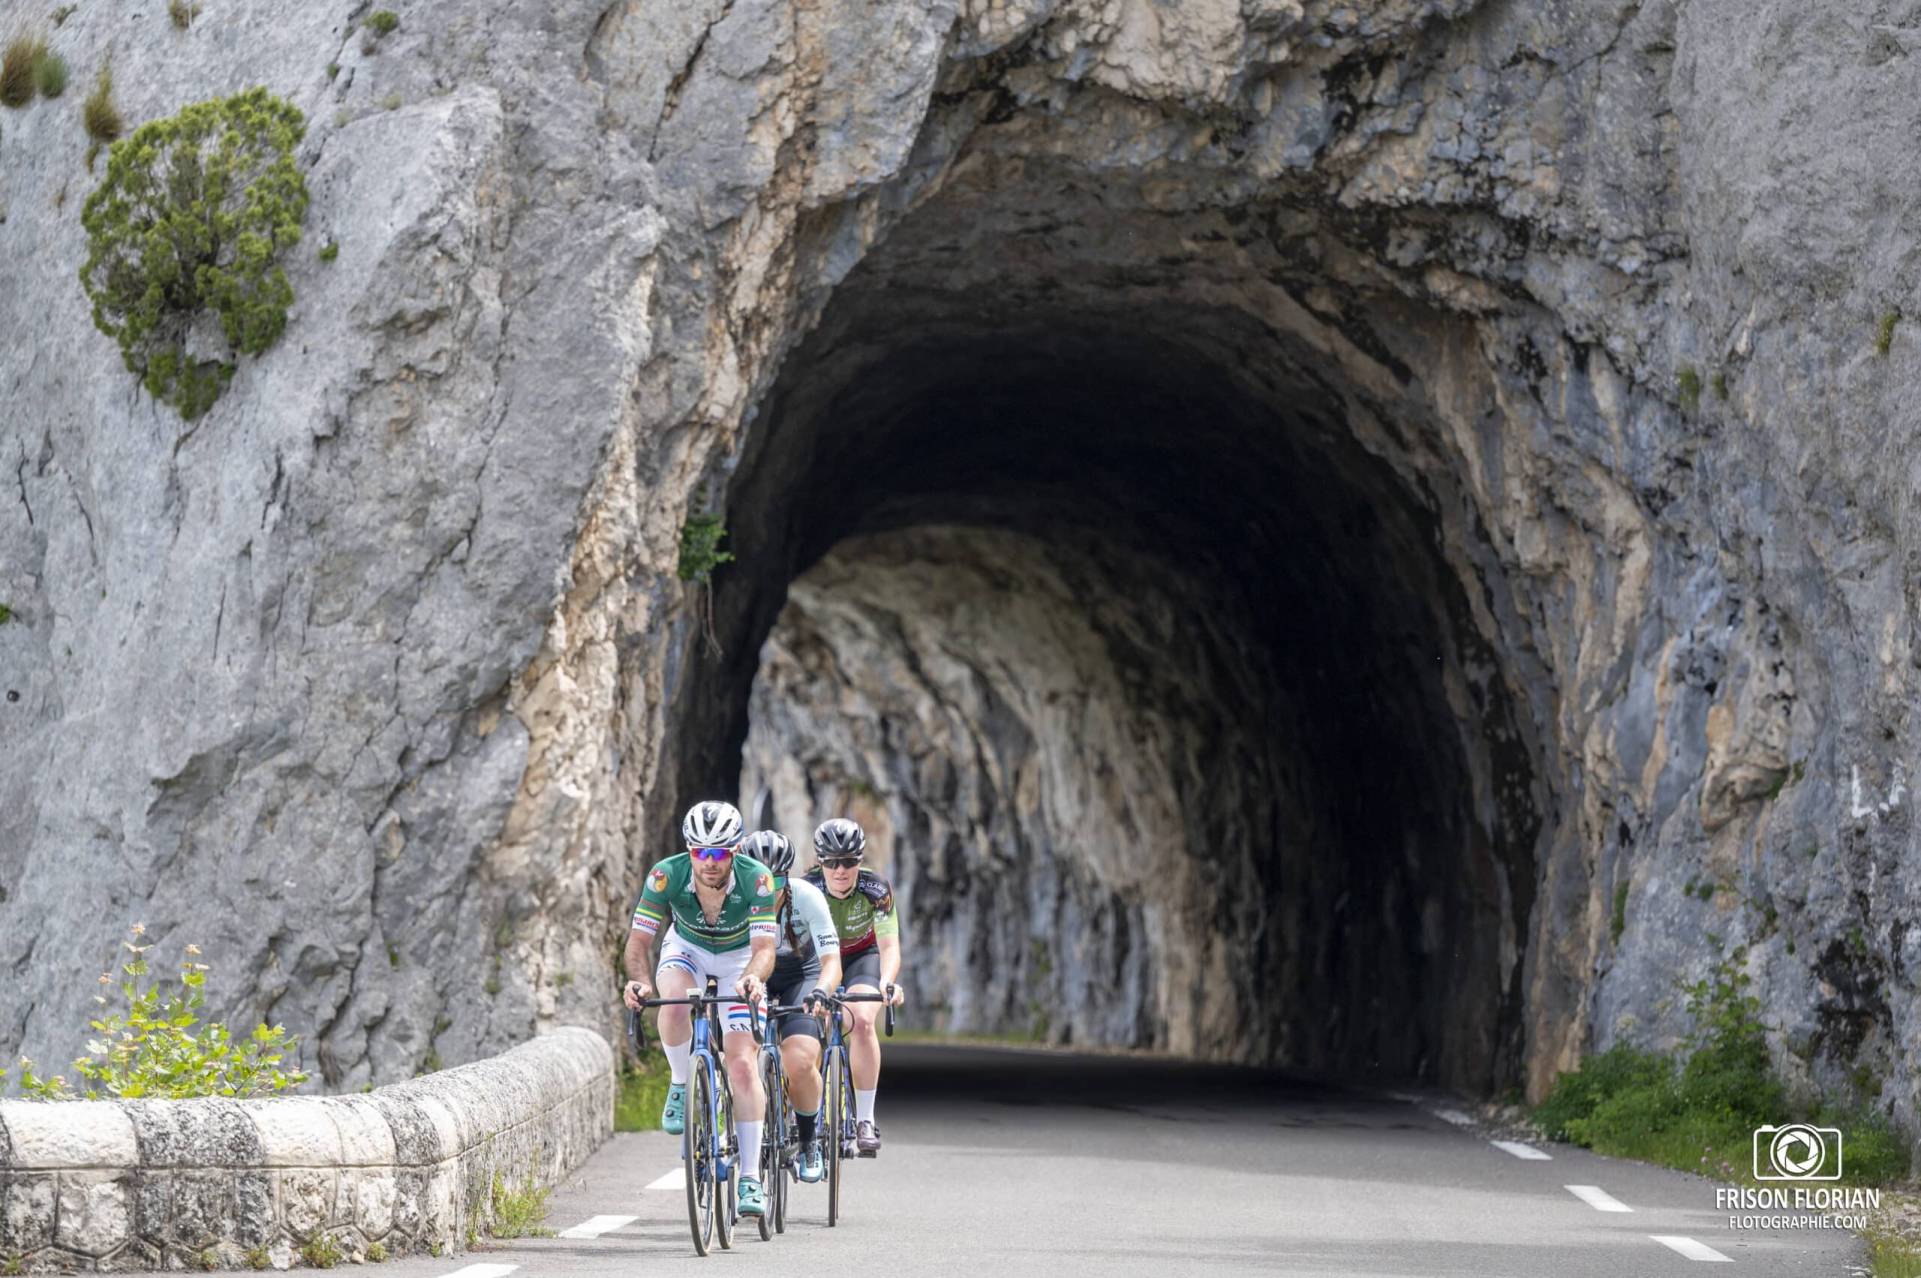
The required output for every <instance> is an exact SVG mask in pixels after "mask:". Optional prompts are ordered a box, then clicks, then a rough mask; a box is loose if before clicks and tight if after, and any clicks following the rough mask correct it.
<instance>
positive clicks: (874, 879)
mask: <svg viewBox="0 0 1921 1278" xmlns="http://www.w3.org/2000/svg"><path fill="white" fill-rule="evenodd" d="M807 881H808V882H809V883H812V884H813V885H814V886H815V887H817V888H819V889H820V892H821V895H822V896H824V897H826V898H827V911H828V913H830V914H832V915H833V916H834V928H835V930H836V931H838V932H839V933H840V956H841V958H842V959H843V960H846V959H851V958H853V957H855V956H856V955H859V954H864V953H866V952H867V951H868V950H869V949H872V948H873V946H874V944H875V939H876V938H877V937H882V936H899V935H900V916H899V915H898V914H896V913H895V912H894V889H893V888H891V887H889V886H888V884H887V880H886V879H883V878H882V877H881V876H880V875H878V874H876V873H874V872H873V871H872V870H867V869H863V870H862V871H861V872H860V873H859V874H857V875H855V876H854V890H853V891H852V892H849V893H848V894H847V895H846V896H845V897H839V896H835V895H834V894H833V893H832V892H829V891H828V890H827V873H826V871H824V870H822V869H821V868H820V867H819V866H818V865H817V866H815V867H814V868H813V869H811V870H809V871H808V872H807Z"/></svg>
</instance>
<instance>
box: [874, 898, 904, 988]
mask: <svg viewBox="0 0 1921 1278" xmlns="http://www.w3.org/2000/svg"><path fill="white" fill-rule="evenodd" d="M874 939H875V940H876V941H877V942H879V944H880V984H881V991H882V992H883V993H885V992H886V989H887V987H888V986H889V985H892V984H894V983H895V982H896V981H897V980H898V979H899V978H900V913H899V911H897V910H896V909H895V908H894V893H893V892H892V891H891V890H889V891H888V892H887V894H886V895H885V896H883V897H882V898H881V899H880V900H879V901H878V902H877V903H876V904H875V906H874Z"/></svg>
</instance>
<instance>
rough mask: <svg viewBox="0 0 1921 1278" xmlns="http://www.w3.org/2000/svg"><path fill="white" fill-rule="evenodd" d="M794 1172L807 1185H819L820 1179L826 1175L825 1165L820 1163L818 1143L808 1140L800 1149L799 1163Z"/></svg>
mask: <svg viewBox="0 0 1921 1278" xmlns="http://www.w3.org/2000/svg"><path fill="white" fill-rule="evenodd" d="M796 1170H797V1171H798V1172H799V1175H800V1178H801V1179H802V1180H804V1181H806V1182H807V1183H808V1184H810V1185H814V1184H818V1183H820V1178H821V1177H822V1176H825V1175H826V1174H827V1165H826V1164H825V1163H824V1162H822V1161H821V1157H820V1142H819V1141H817V1140H810V1141H808V1142H807V1143H806V1144H805V1145H802V1146H801V1147H800V1163H799V1165H798V1167H797V1168H796Z"/></svg>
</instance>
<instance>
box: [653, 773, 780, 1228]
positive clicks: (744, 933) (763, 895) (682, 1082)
mask: <svg viewBox="0 0 1921 1278" xmlns="http://www.w3.org/2000/svg"><path fill="white" fill-rule="evenodd" d="M680 830H681V835H682V837H683V838H684V839H685V840H686V842H687V851H686V852H684V853H681V854H680V855H678V856H670V857H668V858H667V859H666V860H664V861H662V862H660V863H659V864H658V865H656V866H654V868H653V869H652V870H651V871H649V873H648V875H647V884H646V887H645V888H644V889H643V890H642V891H641V894H640V900H639V902H638V903H637V904H636V905H635V906H634V923H633V928H632V930H631V931H629V932H628V934H627V953H626V958H625V961H626V967H627V978H628V979H627V987H626V990H625V992H624V995H623V997H624V998H625V1000H626V1003H627V1006H628V1007H631V1008H634V1009H636V1010H638V1009H639V1007H640V1001H641V1000H642V999H644V998H648V997H650V996H651V993H652V988H653V987H650V986H649V985H648V983H647V980H646V978H645V977H644V976H642V975H640V974H641V973H644V972H645V971H646V970H647V954H648V951H649V950H651V949H652V948H653V943H654V937H655V935H656V934H657V933H658V932H659V931H660V928H661V925H662V923H664V922H665V921H666V920H667V917H668V916H669V915H672V916H673V920H674V927H673V932H672V934H671V935H670V936H669V937H668V938H667V940H666V942H665V943H664V944H663V945H662V946H661V952H660V968H659V970H658V971H657V972H655V974H654V983H655V985H657V986H658V987H659V989H660V996H661V997H662V998H682V997H684V996H685V995H687V994H689V993H692V992H695V991H698V990H700V989H702V988H704V987H705V985H706V983H707V978H708V977H710V976H712V977H714V978H715V979H716V980H718V981H719V983H720V987H721V989H723V990H727V989H731V990H733V992H734V993H735V994H737V995H739V997H740V1000H741V1001H740V1002H739V1003H734V1004H729V1005H727V1006H726V1007H724V1008H723V1009H722V1012H723V1015H722V1017H721V1023H722V1025H723V1027H724V1031H723V1033H722V1034H721V1050H722V1053H723V1055H724V1056H725V1057H726V1060H727V1081H728V1090H729V1091H730V1092H732V1094H733V1098H734V1116H735V1117H734V1130H735V1132H736V1133H737V1134H738V1135H739V1137H740V1169H741V1174H740V1214H741V1215H743V1216H759V1215H761V1214H763V1213H764V1212H765V1211H766V1200H765V1197H764V1195H763V1191H762V1188H761V1183H760V1180H759V1179H758V1177H756V1176H754V1175H751V1174H750V1172H757V1171H758V1170H759V1169H760V1138H761V1115H762V1114H764V1113H765V1112H766V1110H767V1096H766V1093H765V1092H764V1091H763V1090H762V1089H761V1085H760V1070H759V1068H758V1059H759V1050H760V1043H759V1042H758V1040H756V1039H755V1037H754V1022H753V1012H752V1008H751V1006H750V1005H751V1004H752V1003H755V1002H757V1001H759V1000H760V999H761V998H762V997H763V996H764V995H765V993H766V990H767V984H766V982H767V977H768V975H769V974H770V973H771V972H772V971H773V970H774V947H775V940H776V936H775V925H774V873H773V871H772V870H770V869H768V868H767V867H766V866H764V865H762V864H761V863H760V862H759V861H756V860H754V859H753V858H751V857H747V856H741V855H738V854H737V853H738V849H739V847H740V842H741V835H742V830H741V820H740V813H739V812H738V811H736V810H735V808H734V806H733V805H732V804H731V803H696V804H695V805H694V806H693V808H692V809H690V810H689V811H688V813H687V819H686V820H685V821H683V822H681V827H680ZM693 1037H694V1022H693V1015H692V1012H691V1011H690V1009H688V1008H686V1007H684V1006H683V1007H663V1008H661V1009H660V1045H661V1048H662V1050H663V1051H665V1052H666V1054H667V1066H668V1069H669V1071H670V1072H671V1078H670V1085H669V1087H668V1089H667V1105H666V1108H665V1109H663V1110H662V1111H661V1115H660V1125H661V1127H663V1128H664V1129H666V1130H667V1131H669V1132H672V1133H675V1134H678V1133H680V1132H681V1131H683V1130H685V1127H686V1122H687V1070H688V1063H689V1061H690V1059H691V1058H692V1056H693ZM743 1115H746V1116H750V1117H743Z"/></svg>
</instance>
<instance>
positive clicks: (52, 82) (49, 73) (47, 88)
mask: <svg viewBox="0 0 1921 1278" xmlns="http://www.w3.org/2000/svg"><path fill="white" fill-rule="evenodd" d="M33 82H34V84H35V85H37V86H38V87H39V89H40V96H41V97H43V98H57V97H59V96H60V95H61V94H63V93H65V92H66V91H67V60H66V59H65V58H63V57H61V56H60V55H59V54H57V53H43V54H41V56H40V60H39V61H37V62H35V63H34V64H33Z"/></svg>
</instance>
